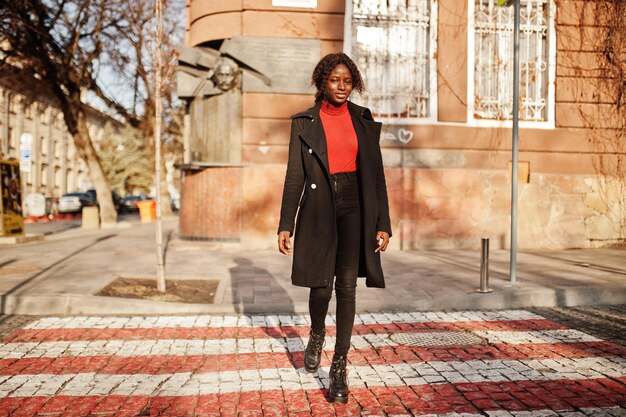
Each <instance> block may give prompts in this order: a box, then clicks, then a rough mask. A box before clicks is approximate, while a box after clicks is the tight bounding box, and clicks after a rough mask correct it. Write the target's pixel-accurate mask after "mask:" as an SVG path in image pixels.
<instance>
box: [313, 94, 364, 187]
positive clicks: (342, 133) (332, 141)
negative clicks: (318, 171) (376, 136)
mask: <svg viewBox="0 0 626 417" xmlns="http://www.w3.org/2000/svg"><path fill="white" fill-rule="evenodd" d="M320 118H321V120H322V125H323V126H324V133H325V134H326V147H327V148H328V165H329V169H330V173H331V175H332V174H336V173H337V172H354V171H356V155H357V151H358V150H359V142H358V140H357V137H356V132H355V131H354V126H353V125H352V119H351V118H350V112H348V102H347V101H346V102H345V103H343V104H342V105H341V106H340V107H335V106H333V105H332V104H328V103H327V102H326V101H322V106H321V107H320Z"/></svg>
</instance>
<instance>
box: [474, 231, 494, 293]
mask: <svg viewBox="0 0 626 417" xmlns="http://www.w3.org/2000/svg"><path fill="white" fill-rule="evenodd" d="M492 291H493V290H492V289H491V288H489V238H486V237H483V238H481V239H480V288H479V289H477V290H476V292H481V293H487V292H492Z"/></svg>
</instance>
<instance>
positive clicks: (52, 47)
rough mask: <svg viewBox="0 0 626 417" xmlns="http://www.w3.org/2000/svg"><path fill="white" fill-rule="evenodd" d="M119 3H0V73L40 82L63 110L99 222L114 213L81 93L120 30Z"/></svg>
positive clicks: (37, 0)
mask: <svg viewBox="0 0 626 417" xmlns="http://www.w3.org/2000/svg"><path fill="white" fill-rule="evenodd" d="M122 6H123V5H122V4H116V3H114V2H111V1H107V0H22V1H8V2H2V5H1V6H0V33H1V36H2V42H0V75H1V76H2V77H3V78H21V79H24V77H32V78H34V79H36V80H39V81H41V82H40V83H33V85H43V86H44V87H45V88H46V89H47V92H48V93H51V95H52V96H53V97H54V98H55V100H56V101H57V102H58V104H59V107H60V108H61V111H62V113H63V117H64V119H65V123H66V125H67V128H68V131H69V132H70V134H71V135H72V137H73V139H74V144H75V147H76V151H77V153H78V155H79V156H80V157H81V158H82V159H83V160H84V161H85V163H86V164H87V167H88V169H89V175H90V178H91V180H92V182H93V185H94V187H95V189H96V192H97V193H98V200H99V202H100V218H101V221H102V223H103V224H107V223H114V222H115V221H116V220H117V213H116V211H115V208H114V206H113V201H112V198H111V186H110V183H109V179H108V178H107V176H106V175H105V173H104V171H103V169H102V165H101V163H100V160H99V158H98V155H97V153H96V150H95V148H94V146H93V142H92V140H91V138H90V136H89V130H88V128H87V117H86V105H85V103H84V102H83V96H84V94H85V92H86V91H88V90H89V89H93V86H94V85H96V78H97V77H96V71H95V68H97V66H98V63H99V60H100V59H101V58H102V56H103V51H104V49H105V48H106V46H107V45H114V41H115V38H116V35H117V34H119V33H120V32H121V31H123V26H124V20H123V17H124V14H123V12H124V9H123V7H122Z"/></svg>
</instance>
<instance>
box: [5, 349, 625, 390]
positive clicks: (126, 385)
mask: <svg viewBox="0 0 626 417" xmlns="http://www.w3.org/2000/svg"><path fill="white" fill-rule="evenodd" d="M328 370H329V369H328V367H324V368H320V369H319V370H318V372H317V373H316V374H310V373H307V372H304V370H303V369H302V368H300V369H295V368H293V367H288V368H264V369H248V370H240V371H222V372H206V373H197V372H177V373H172V374H141V373H133V374H97V373H95V372H86V373H77V374H57V375H55V374H20V375H11V376H7V375H5V376H0V397H30V396H50V395H69V396H93V395H160V396H180V395H205V394H217V393H225V392H239V391H259V390H268V389H295V388H300V389H320V388H325V387H327V382H328V381H327V378H328ZM348 370H349V375H350V386H351V387H355V388H357V387H372V386H400V385H428V384H437V383H452V384H459V383H474V384H475V383H481V382H507V381H529V380H533V381H539V380H543V381H547V380H553V381H554V380H578V379H597V378H613V377H615V378H617V377H621V376H624V375H626V358H620V357H589V358H565V359H542V360H535V359H532V360H484V361H481V360H473V361H462V362H458V361H456V362H441V361H433V362H420V363H412V364H407V363H398V364H389V365H372V366H354V365H350V366H348Z"/></svg>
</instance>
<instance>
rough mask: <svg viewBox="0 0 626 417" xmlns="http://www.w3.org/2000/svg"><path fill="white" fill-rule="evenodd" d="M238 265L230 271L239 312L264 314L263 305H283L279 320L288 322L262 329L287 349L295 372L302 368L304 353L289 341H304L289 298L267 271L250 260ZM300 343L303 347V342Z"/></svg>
mask: <svg viewBox="0 0 626 417" xmlns="http://www.w3.org/2000/svg"><path fill="white" fill-rule="evenodd" d="M234 262H235V264H236V266H235V267H233V268H230V280H231V287H232V291H233V305H234V307H235V311H237V313H238V314H242V315H245V316H249V315H253V314H264V313H265V312H264V311H263V305H268V306H269V305H272V306H273V307H276V304H277V303H278V304H280V314H279V315H278V317H281V318H282V317H284V318H285V319H286V320H287V321H288V322H286V323H283V322H282V320H280V322H279V323H275V325H274V326H272V325H269V324H266V325H264V326H262V329H263V330H264V331H265V333H266V334H267V335H268V336H269V337H271V338H273V339H274V340H276V341H277V342H279V343H280V344H281V345H283V347H284V348H285V351H286V352H287V357H288V359H289V362H290V363H291V365H292V366H293V367H294V369H298V368H300V367H301V365H302V359H303V353H302V351H303V349H300V348H297V349H294V348H296V346H293V342H292V343H291V344H290V343H289V339H292V340H293V339H294V338H300V333H299V332H298V327H297V326H295V324H296V323H295V322H294V316H295V315H296V313H295V309H294V307H293V301H292V300H291V298H290V297H289V294H287V292H286V291H285V290H284V289H283V288H282V287H281V285H280V284H278V281H277V280H276V278H275V277H274V276H273V275H272V274H271V273H270V272H269V271H268V270H267V269H265V268H260V267H258V266H256V265H255V264H254V262H252V261H251V260H250V259H248V258H243V257H238V258H235V259H234ZM272 311H273V312H275V311H276V310H275V309H273V310H272ZM300 343H301V344H302V340H300ZM294 350H295V352H293V351H294Z"/></svg>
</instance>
